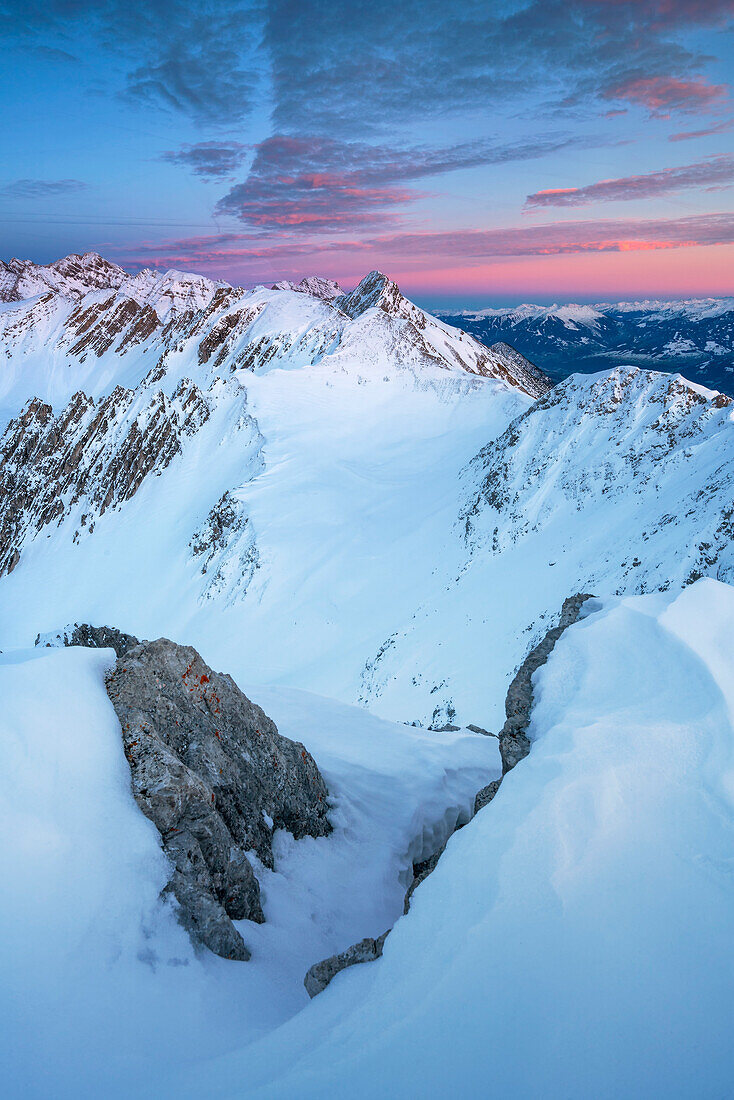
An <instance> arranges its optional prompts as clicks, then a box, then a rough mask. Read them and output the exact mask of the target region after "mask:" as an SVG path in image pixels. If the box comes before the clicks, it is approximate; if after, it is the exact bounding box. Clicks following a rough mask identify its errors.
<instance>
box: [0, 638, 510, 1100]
mask: <svg viewBox="0 0 734 1100" xmlns="http://www.w3.org/2000/svg"><path fill="white" fill-rule="evenodd" d="M113 663H114V653H113V652H112V650H96V651H95V650H89V649H62V650H43V649H40V650H35V651H30V652H27V651H26V652H15V653H11V654H7V653H6V654H3V655H2V656H0V697H1V698H2V700H3V707H2V713H1V714H0V823H1V824H2V828H3V835H4V837H5V843H4V844H3V850H2V855H1V856H0V864H1V865H2V881H3V890H2V892H1V896H0V991H1V992H0V1016H1V1017H2V1019H3V1027H2V1029H0V1070H1V1071H2V1075H3V1081H4V1086H3V1089H4V1093H3V1094H4V1095H5V1096H7V1097H8V1098H9V1100H10V1098H11V1097H12V1098H13V1100H15V1098H16V1097H18V1098H19V1097H23V1100H28V1098H30V1097H33V1098H38V1100H40V1098H42V1097H48V1096H54V1097H79V1096H93V1095H101V1094H104V1095H106V1096H121V1097H129V1096H131V1095H141V1092H142V1089H143V1086H144V1085H147V1084H148V1083H149V1082H150V1080H151V1077H152V1076H154V1075H157V1074H158V1073H162V1074H163V1075H164V1076H168V1075H169V1074H170V1073H172V1072H173V1070H174V1069H175V1068H177V1067H179V1068H180V1067H181V1066H182V1065H183V1064H184V1063H186V1064H189V1063H190V1061H191V1060H193V1061H194V1062H197V1061H201V1060H202V1059H206V1058H211V1057H214V1056H217V1055H219V1054H221V1053H224V1052H226V1051H227V1050H231V1049H236V1048H237V1047H238V1046H239V1045H240V1044H241V1043H243V1042H245V1043H247V1042H250V1041H252V1040H253V1039H254V1038H256V1037H258V1036H260V1035H262V1034H264V1033H265V1032H267V1031H269V1030H271V1029H272V1028H273V1027H275V1026H277V1025H278V1024H280V1023H281V1022H282V1021H283V1020H285V1019H287V1018H288V1017H289V1016H291V1015H292V1014H293V1013H294V1012H297V1011H298V1010H299V1009H300V1008H302V1007H304V1006H305V1005H306V1004H307V1002H308V996H307V994H306V991H305V989H304V988H303V976H304V974H305V972H306V970H307V969H308V967H309V966H310V965H311V964H312V963H313V962H314V961H316V960H317V959H320V958H323V957H324V956H325V955H329V954H332V953H333V952H334V951H338V950H342V949H343V948H345V947H347V946H348V945H349V944H350V943H352V942H354V940H356V939H360V938H362V937H363V936H365V935H372V936H374V935H378V934H380V933H381V932H382V931H384V930H385V928H387V927H389V925H391V924H392V923H393V922H394V921H395V920H396V919H397V917H398V916H399V914H400V913H401V912H402V903H403V894H404V892H405V887H406V885H407V883H408V881H409V877H410V875H411V874H412V866H411V865H412V860H413V859H416V858H420V857H421V855H422V854H424V852H425V851H427V850H430V851H433V849H434V848H435V847H436V846H438V845H440V844H441V843H442V841H443V840H444V839H445V837H446V836H447V834H448V832H449V831H450V830H451V829H452V828H453V826H454V824H455V823H456V820H457V818H458V817H460V816H468V810H469V807H470V806H471V803H472V800H473V797H474V792H475V790H476V789H477V787H478V786H479V785H481V784H482V783H483V782H484V781H485V780H486V778H487V777H488V776H493V775H496V774H498V771H499V758H498V750H497V742H496V741H494V739H491V738H486V737H481V736H478V735H475V734H470V733H467V732H463V733H459V734H455V735H451V734H444V735H441V736H438V735H435V734H428V733H425V732H424V731H422V730H414V729H410V728H407V727H404V726H394V725H392V724H390V723H386V722H381V721H379V720H377V719H375V718H373V717H371V716H370V715H368V714H366V713H365V712H364V711H362V710H358V709H355V708H350V707H344V706H339V705H338V704H334V703H331V702H329V701H327V700H323V699H319V698H317V697H315V696H309V695H304V694H302V693H296V692H282V691H273V690H269V691H265V690H259V691H258V690H257V689H251V688H250V686H249V685H248V690H249V691H250V693H251V694H252V695H253V697H254V698H256V699H258V700H259V701H260V702H261V703H262V704H263V705H264V707H265V708H266V710H267V712H268V713H269V714H272V715H273V717H274V718H275V720H276V721H277V723H278V726H279V729H280V730H281V732H282V733H284V734H285V735H287V736H290V737H294V736H296V737H298V738H299V739H301V740H302V741H303V742H304V743H305V744H306V745H307V746H308V747H309V749H310V750H312V751H313V753H314V755H315V756H316V757H317V758H318V764H319V768H320V770H321V771H322V773H323V774H324V776H325V778H326V780H327V783H328V786H329V790H330V793H331V795H332V798H333V808H332V810H331V820H332V822H333V824H334V826H335V828H334V832H333V833H332V834H331V836H330V837H324V838H319V839H318V840H313V839H311V838H308V839H306V840H300V841H295V840H293V838H292V837H290V836H288V835H285V834H277V835H276V843H275V870H274V871H267V870H265V869H264V868H259V870H258V875H259V877H260V879H261V883H262V892H263V899H264V909H265V916H266V923H265V924H262V925H255V924H252V923H251V922H242V925H241V927H242V930H243V933H244V934H245V935H246V936H247V938H248V943H249V944H250V945H251V946H252V949H253V957H252V960H251V961H250V962H248V963H241V962H229V961H226V960H224V959H220V958H217V957H216V956H214V955H211V954H209V953H208V952H207V953H205V954H203V955H197V954H194V952H193V951H192V949H191V945H190V943H189V940H188V937H187V936H186V935H185V933H184V932H183V930H182V929H181V928H180V927H179V926H178V924H177V923H176V921H175V919H174V917H173V914H172V911H171V910H170V909H169V908H168V907H167V906H166V905H164V904H163V903H161V902H160V901H159V898H158V894H159V891H160V889H161V888H162V887H163V885H164V884H165V883H166V881H167V879H168V870H167V868H166V866H165V863H164V857H163V855H162V852H161V849H160V846H159V839H158V834H157V833H156V830H155V828H154V827H153V826H152V824H151V823H150V822H149V821H148V820H147V819H146V818H145V817H144V816H143V815H142V813H141V812H140V811H139V810H138V808H137V806H136V805H135V803H134V801H133V798H132V794H131V792H130V788H129V784H130V776H129V770H128V765H127V762H126V761H125V758H124V756H123V752H122V738H121V736H120V731H119V726H118V724H117V720H116V718H115V713H114V710H113V709H112V706H111V704H110V702H109V700H108V698H107V695H106V693H105V690H104V684H103V673H104V670H105V668H106V667H107V666H109V665H111V664H113ZM162 1095H172V1093H171V1092H170V1091H169V1090H168V1089H167V1088H165V1089H164V1090H163V1092H162Z"/></svg>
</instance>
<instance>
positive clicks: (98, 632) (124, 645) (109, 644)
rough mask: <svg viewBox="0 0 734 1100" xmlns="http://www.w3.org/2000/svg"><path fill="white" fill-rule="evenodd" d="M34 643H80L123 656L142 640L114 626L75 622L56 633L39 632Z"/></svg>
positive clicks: (41, 644)
mask: <svg viewBox="0 0 734 1100" xmlns="http://www.w3.org/2000/svg"><path fill="white" fill-rule="evenodd" d="M34 644H35V645H37V646H46V647H54V648H56V647H61V646H74V645H80V646H85V647H86V648H87V649H114V651H115V656H116V657H123V656H124V655H125V654H126V653H127V651H128V650H129V649H132V648H133V646H136V645H140V642H139V640H138V639H137V638H136V637H135V635H134V634H125V633H123V631H121V630H117V629H116V627H114V626H91V625H90V624H89V623H73V624H71V625H70V626H66V627H64V628H63V630H58V631H56V632H55V633H53V632H52V633H50V634H39V635H38V637H37V638H36V641H35V643H34Z"/></svg>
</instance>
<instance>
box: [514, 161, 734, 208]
mask: <svg viewBox="0 0 734 1100" xmlns="http://www.w3.org/2000/svg"><path fill="white" fill-rule="evenodd" d="M732 181H734V156H720V157H709V158H708V159H706V160H703V161H699V162H698V163H697V164H685V165H682V166H681V167H679V168H663V169H662V170H661V171H659V172H648V173H646V174H644V175H639V176H623V177H621V178H620V179H612V180H600V181H599V182H598V183H590V184H587V186H585V187H553V188H549V189H548V190H545V191H536V192H535V194H533V195H528V197H527V199H526V200H525V205H526V207H547V206H588V205H589V203H592V202H628V201H630V200H632V199H648V198H653V197H657V196H659V195H668V194H670V193H671V192H673V191H683V190H685V189H687V188H691V187H720V186H725V185H726V184H730V183H732Z"/></svg>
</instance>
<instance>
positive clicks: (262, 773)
mask: <svg viewBox="0 0 734 1100" xmlns="http://www.w3.org/2000/svg"><path fill="white" fill-rule="evenodd" d="M107 691H108V694H109V697H110V699H111V701H112V704H113V706H114V708H115V711H116V713H117V717H118V718H119V720H120V726H121V727H122V738H123V743H124V748H125V755H126V757H127V760H128V763H129V764H130V771H131V775H132V789H133V794H134V796H135V799H136V801H137V803H138V805H139V806H140V808H141V809H142V811H143V813H144V814H145V815H146V816H147V817H149V818H150V819H151V821H153V823H154V824H155V825H156V827H157V829H158V831H159V832H160V834H161V838H162V841H163V848H164V850H165V851H166V852H167V854H168V855H169V856H170V858H171V861H172V863H173V866H174V874H173V877H172V878H171V881H170V883H169V885H168V889H169V890H170V891H171V892H172V893H173V894H174V895H175V897H176V898H177V900H178V902H179V906H180V917H181V921H182V923H183V924H184V926H185V927H186V928H187V929H188V930H189V932H190V933H191V935H192V937H193V938H194V939H195V940H196V941H198V942H199V943H202V944H204V945H205V946H206V947H208V948H209V949H210V950H212V951H214V952H215V953H216V954H219V955H223V956H224V957H226V958H234V959H247V958H249V952H248V950H247V948H246V947H245V944H244V942H243V940H242V937H241V936H240V934H239V932H238V931H237V930H236V929H235V927H234V925H233V924H232V920H242V919H249V920H254V921H258V922H262V921H263V920H264V917H263V912H262V907H261V904H260V887H259V883H258V881H257V878H256V877H255V873H254V871H253V867H252V864H251V863H250V860H249V858H248V854H247V853H248V852H251V853H254V855H256V856H257V857H258V858H259V859H260V860H261V861H262V863H263V864H265V866H267V867H272V866H273V851H272V834H273V831H274V830H275V829H278V828H283V829H287V830H288V831H289V832H291V833H292V834H293V835H294V836H295V837H302V836H325V835H327V834H328V833H329V832H330V831H331V826H330V824H329V821H328V819H327V816H326V814H327V809H328V805H327V798H328V792H327V790H326V786H325V784H324V781H323V779H322V777H321V775H320V773H319V771H318V768H317V767H316V764H315V762H314V760H313V758H312V757H311V755H310V754H309V753H308V752H307V751H306V749H305V748H304V747H303V745H301V744H300V743H298V742H295V741H290V740H289V739H288V738H286V737H282V736H281V735H280V734H279V733H278V730H277V728H276V726H275V724H274V722H273V721H272V720H271V719H270V718H268V717H267V715H266V714H265V713H264V712H263V711H262V710H261V709H260V707H258V706H256V705H255V704H253V703H252V702H250V700H249V699H248V698H247V696H246V695H244V694H243V693H242V692H241V691H240V690H239V688H238V687H237V685H236V684H235V682H234V680H233V679H232V678H231V676H227V675H224V674H222V673H216V672H213V671H212V669H210V668H209V666H208V665H206V664H205V663H204V661H203V660H202V658H201V657H200V656H199V654H198V653H197V652H196V650H195V649H192V648H191V647H190V646H180V645H177V644H176V643H175V642H171V641H169V640H168V639H167V638H159V639H158V640H157V641H155V642H144V643H142V644H140V645H137V646H135V647H134V648H132V649H129V650H127V652H125V653H124V654H123V655H122V656H121V657H119V658H118V660H117V663H116V665H115V668H114V670H113V671H112V672H111V673H110V675H109V677H108V680H107Z"/></svg>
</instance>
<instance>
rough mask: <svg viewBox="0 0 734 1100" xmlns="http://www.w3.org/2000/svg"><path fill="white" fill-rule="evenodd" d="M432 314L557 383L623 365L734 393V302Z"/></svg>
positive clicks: (606, 304) (709, 300)
mask: <svg viewBox="0 0 734 1100" xmlns="http://www.w3.org/2000/svg"><path fill="white" fill-rule="evenodd" d="M439 316H440V317H441V318H442V319H443V320H444V321H446V322H447V323H448V324H452V325H457V326H458V327H459V328H463V329H465V330H466V331H467V332H470V333H471V334H472V335H473V336H475V337H476V338H477V339H478V340H481V341H483V342H484V343H492V342H495V341H497V340H506V341H508V342H509V343H511V344H513V345H514V346H515V347H516V348H517V349H518V350H519V351H520V352H522V354H523V355H526V356H527V357H528V358H529V359H530V360H531V361H532V362H534V363H537V364H538V366H539V367H541V369H542V370H543V371H545V373H546V374H548V375H549V376H550V377H551V378H552V379H554V380H556V381H557V380H559V379H561V378H565V377H566V376H567V375H568V374H571V373H573V372H576V371H580V372H583V373H584V374H591V373H594V372H595V371H600V370H606V369H607V368H608V367H609V366H611V365H612V364H614V363H620V362H624V363H626V364H631V365H634V366H638V367H646V368H648V369H649V370H660V371H671V372H677V371H680V373H681V374H684V375H685V376H686V377H687V378H690V379H691V380H693V381H695V382H698V383H700V384H701V385H702V386H707V387H709V388H710V389H717V390H722V391H723V392H724V393H732V392H734V298H692V299H689V300H682V301H673V302H667V301H641V302H614V303H610V302H602V303H600V304H598V305H552V306H537V305H521V306H516V307H513V308H508V309H480V310H460V311H457V310H453V311H451V310H448V311H441V312H440V313H439Z"/></svg>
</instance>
